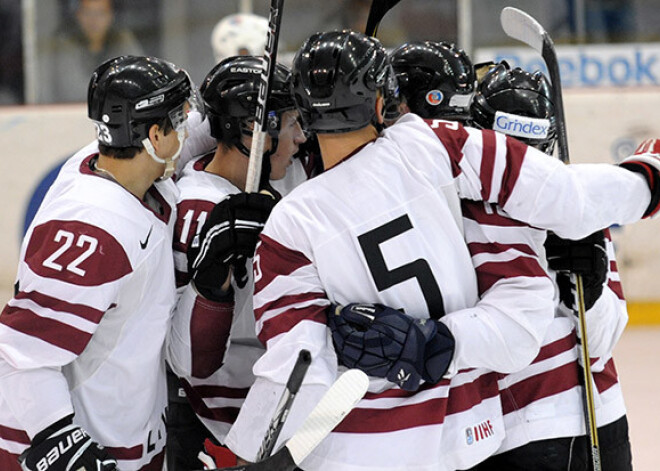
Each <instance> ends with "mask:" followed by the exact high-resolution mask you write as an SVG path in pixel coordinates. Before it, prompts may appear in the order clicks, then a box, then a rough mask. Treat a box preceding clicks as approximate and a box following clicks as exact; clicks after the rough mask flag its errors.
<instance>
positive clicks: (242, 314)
mask: <svg viewBox="0 0 660 471" xmlns="http://www.w3.org/2000/svg"><path fill="white" fill-rule="evenodd" d="M212 158H213V154H207V155H205V156H202V157H198V158H196V159H194V160H193V161H191V162H190V163H189V164H188V165H187V166H186V167H185V168H184V170H183V172H182V174H181V176H180V178H179V179H178V180H177V186H178V187H179V190H180V196H179V201H178V204H177V206H178V221H177V223H176V227H175V231H174V253H175V260H176V270H177V271H176V273H177V285H178V286H180V292H181V296H180V298H179V301H178V303H177V308H176V311H175V314H174V319H173V327H172V331H171V337H170V341H169V344H168V359H169V362H170V365H171V367H172V369H173V370H174V372H175V373H176V374H177V375H178V376H179V377H180V379H181V380H182V384H183V387H184V389H185V391H186V396H187V397H188V400H189V402H190V403H191V405H192V407H193V409H194V410H195V412H196V414H197V416H198V417H199V418H200V420H201V421H202V422H203V423H204V425H205V426H206V427H207V428H208V430H209V431H210V432H211V433H213V435H214V436H215V438H216V439H218V440H219V441H220V442H222V441H223V440H224V437H225V435H226V434H227V432H228V431H229V428H230V426H231V424H232V423H233V422H234V420H235V419H236V416H237V415H238V411H239V409H240V407H241V405H242V404H243V401H244V400H245V396H246V395H247V392H248V389H249V388H250V386H251V385H252V383H253V382H254V375H253V373H252V366H253V365H254V363H255V362H256V361H257V359H258V358H259V357H260V356H261V355H262V354H263V352H264V347H263V345H262V344H261V342H260V341H259V340H258V339H257V338H256V334H255V321H254V314H253V311H252V293H253V287H254V283H253V276H252V270H248V280H247V283H246V285H245V286H243V287H239V286H238V285H237V284H236V282H235V280H233V279H232V287H233V289H234V302H233V303H218V302H213V301H210V300H207V299H205V298H203V297H202V296H199V295H198V294H197V292H196V291H195V289H194V287H193V285H192V284H188V282H189V281H190V276H189V274H188V272H187V270H188V268H187V257H186V252H187V249H188V246H189V245H190V243H191V241H192V240H193V237H194V236H195V235H197V234H198V233H199V231H200V230H201V228H202V226H203V225H204V222H205V221H206V218H207V217H208V214H209V213H210V212H211V211H212V210H213V207H214V206H215V205H216V204H217V203H218V202H219V201H221V200H222V199H224V198H225V197H226V196H228V195H230V194H235V193H239V192H240V191H241V190H239V189H238V188H237V187H235V186H234V185H233V184H231V183H230V182H229V181H228V180H226V179H225V178H223V177H221V176H218V175H215V174H212V173H209V172H205V171H204V168H205V166H206V165H207V164H208V163H209V162H210V161H211V159H212ZM306 179H307V173H306V171H305V169H304V167H303V165H302V163H301V162H300V161H299V160H298V159H296V160H294V162H293V164H292V165H291V166H290V167H289V168H288V169H287V174H286V177H285V178H284V179H282V180H278V181H272V182H271V184H273V186H275V188H276V189H277V190H278V191H280V192H282V193H284V194H286V193H287V192H288V191H290V189H291V188H293V187H294V186H296V185H297V184H299V183H301V182H302V181H305V180H306ZM247 263H248V264H250V265H249V266H250V267H251V260H248V262H247Z"/></svg>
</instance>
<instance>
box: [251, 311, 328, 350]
mask: <svg viewBox="0 0 660 471" xmlns="http://www.w3.org/2000/svg"><path fill="white" fill-rule="evenodd" d="M326 309H327V306H307V307H305V308H300V309H298V308H293V309H289V310H288V311H286V312H283V313H281V314H279V315H277V316H275V317H273V318H272V319H269V320H267V321H265V322H264V323H263V325H262V327H261V330H260V331H259V333H258V335H257V338H258V339H259V340H260V341H261V343H262V344H264V345H266V342H267V341H268V340H270V339H272V338H273V337H275V336H277V335H280V334H283V333H285V332H288V331H289V330H291V329H292V328H293V327H295V326H296V325H297V324H298V323H299V322H301V321H312V322H318V323H319V324H323V325H325V324H327V322H328V318H327V316H326V313H325V311H326Z"/></svg>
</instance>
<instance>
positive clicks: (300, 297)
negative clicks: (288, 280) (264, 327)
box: [254, 293, 327, 320]
mask: <svg viewBox="0 0 660 471" xmlns="http://www.w3.org/2000/svg"><path fill="white" fill-rule="evenodd" d="M326 298H327V296H326V294H325V293H303V294H292V295H290V296H282V297H281V298H277V299H275V300H273V301H271V302H269V303H266V304H264V305H263V306H261V307H260V308H257V309H255V310H254V317H255V319H256V320H259V319H261V317H262V316H263V315H264V313H265V312H267V311H272V310H274V309H282V308H285V307H287V306H294V307H293V308H292V309H297V308H296V307H295V305H296V304H301V303H306V302H308V301H314V300H316V299H326Z"/></svg>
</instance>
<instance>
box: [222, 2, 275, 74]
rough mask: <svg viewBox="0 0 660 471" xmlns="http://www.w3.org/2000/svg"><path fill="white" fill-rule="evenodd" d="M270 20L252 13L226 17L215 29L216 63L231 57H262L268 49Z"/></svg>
mask: <svg viewBox="0 0 660 471" xmlns="http://www.w3.org/2000/svg"><path fill="white" fill-rule="evenodd" d="M267 35H268V20H267V19H266V18H264V17H263V16H258V15H253V14H252V13H235V14H233V15H228V16H225V17H224V18H223V19H221V20H220V21H218V23H217V24H216V25H215V27H214V28H213V32H212V33H211V46H212V47H213V55H214V56H215V60H216V62H220V61H221V60H222V59H225V58H226V57H230V56H239V55H251V56H261V55H262V54H263V53H264V48H265V47H266V37H267Z"/></svg>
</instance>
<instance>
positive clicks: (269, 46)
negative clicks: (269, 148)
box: [245, 0, 284, 193]
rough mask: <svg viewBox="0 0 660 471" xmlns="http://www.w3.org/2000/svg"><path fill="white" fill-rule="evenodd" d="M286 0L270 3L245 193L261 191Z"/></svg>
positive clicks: (273, 0) (274, 0) (275, 0)
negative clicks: (263, 160)
mask: <svg viewBox="0 0 660 471" xmlns="http://www.w3.org/2000/svg"><path fill="white" fill-rule="evenodd" d="M283 8H284V0H271V1H270V15H269V17H268V40H267V41H266V48H265V49H264V56H263V70H262V71H261V77H260V79H259V94H258V96H257V110H256V113H255V116H254V128H253V129H252V146H251V148H250V160H249V163H248V172H247V178H246V181H245V191H246V192H248V193H252V192H255V191H258V190H259V179H260V178H261V161H262V159H263V153H264V143H265V141H266V125H267V121H268V119H267V116H266V113H267V111H268V107H267V105H268V99H269V97H270V90H271V84H272V82H273V75H274V73H275V65H276V61H277V44H278V43H279V39H280V24H281V23H282V9H283Z"/></svg>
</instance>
